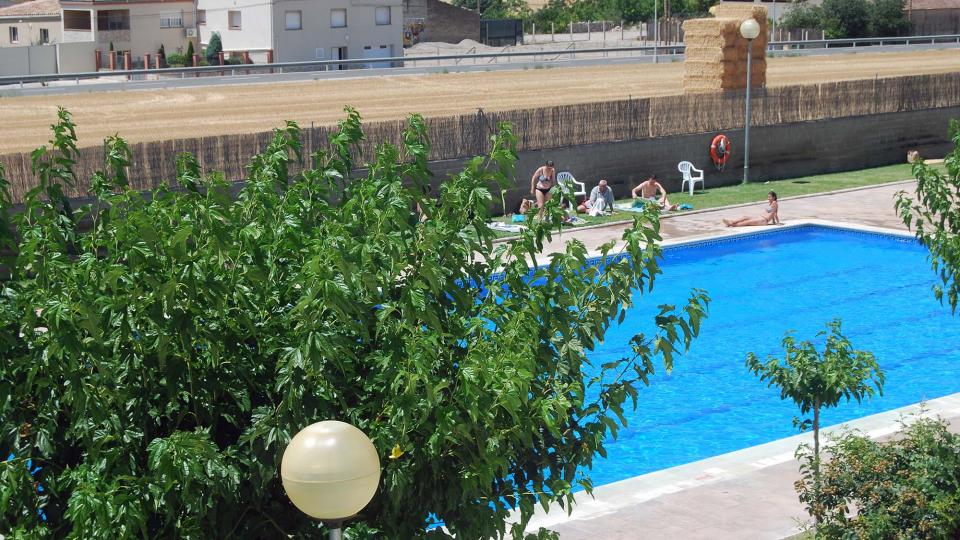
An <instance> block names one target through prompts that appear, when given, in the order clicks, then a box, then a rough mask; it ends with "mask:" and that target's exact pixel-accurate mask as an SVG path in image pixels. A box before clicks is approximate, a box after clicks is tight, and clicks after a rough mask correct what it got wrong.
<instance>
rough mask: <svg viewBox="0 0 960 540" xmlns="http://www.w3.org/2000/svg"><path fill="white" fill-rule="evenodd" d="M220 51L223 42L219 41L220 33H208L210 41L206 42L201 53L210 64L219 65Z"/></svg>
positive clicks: (221, 50)
mask: <svg viewBox="0 0 960 540" xmlns="http://www.w3.org/2000/svg"><path fill="white" fill-rule="evenodd" d="M221 52H223V43H222V42H221V41H220V33H219V32H214V33H213V34H211V35H210V42H209V43H207V48H206V49H205V50H204V53H203V55H204V57H206V59H207V62H209V63H210V65H211V66H219V65H220V53H221Z"/></svg>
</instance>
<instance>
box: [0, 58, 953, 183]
mask: <svg viewBox="0 0 960 540" xmlns="http://www.w3.org/2000/svg"><path fill="white" fill-rule="evenodd" d="M743 100H744V95H743V92H742V91H737V92H725V93H714V94H690V95H676V96H662V97H652V98H635V99H626V100H618V101H603V102H595V103H581V104H576V105H562V106H556V107H543V108H536V109H523V110H514V111H495V112H484V111H482V110H479V111H477V112H476V113H475V114H468V115H461V116H449V117H435V118H426V120H425V122H426V125H427V128H428V130H429V134H430V138H431V141H432V149H431V153H430V159H432V160H447V159H458V158H464V157H470V156H475V155H479V154H483V153H486V152H487V151H489V150H490V135H491V134H492V133H494V132H495V130H496V126H497V124H498V123H500V122H510V123H511V124H513V132H514V134H515V135H516V136H517V147H518V150H519V151H527V150H541V149H550V148H562V147H568V146H579V145H587V144H594V143H604V142H615V141H625V140H641V139H647V138H656V137H668V136H673V135H684V134H693V133H710V132H716V131H722V130H729V129H739V128H742V127H743V122H744V101H743ZM956 106H960V73H944V74H936V75H915V76H907V77H892V78H882V79H880V78H878V79H868V80H854V81H843V82H830V83H820V84H810V85H802V86H785V87H773V88H765V89H762V90H760V91H755V92H753V94H752V96H751V107H752V110H753V112H752V121H753V123H752V125H753V126H769V125H776V124H789V123H794V122H810V121H817V120H825V119H830V118H845V117H855V116H864V115H872V114H883V113H897V112H906V111H917V110H924V109H936V108H944V107H956ZM404 127H405V122H404V121H385V122H372V123H368V124H365V125H364V132H365V133H366V140H365V141H364V142H363V144H362V145H361V152H362V156H363V157H365V158H366V157H371V156H373V155H374V154H373V153H374V151H375V147H376V145H378V144H381V143H391V144H394V145H399V144H400V142H401V141H402V133H403V129H404ZM303 131H304V132H303V137H304V150H305V155H309V154H311V153H313V152H314V151H316V150H319V149H322V148H325V147H326V146H327V141H328V139H329V136H330V135H331V134H332V133H333V132H335V131H336V126H316V127H312V128H307V129H304V130H303ZM271 138H272V133H271V132H260V133H246V134H238V135H218V136H211V137H198V138H190V139H177V140H168V141H157V142H148V143H138V144H134V145H131V150H132V153H133V162H132V164H131V166H130V171H129V177H130V178H131V182H132V187H134V188H136V189H142V190H149V189H153V188H155V187H157V186H159V185H160V184H161V183H163V182H168V181H170V180H172V179H173V178H175V176H176V167H175V158H176V155H177V154H178V153H180V152H190V153H193V154H194V155H196V156H197V158H198V160H199V162H200V164H201V166H202V167H203V169H204V170H205V171H221V172H223V173H224V175H225V177H226V178H228V179H231V180H242V179H243V178H244V174H245V167H246V164H247V163H248V162H249V161H250V158H251V157H252V156H253V155H254V154H255V153H257V152H260V151H262V150H263V149H264V148H265V147H266V146H267V144H268V143H269V141H270V140H271ZM103 157H104V156H103V148H101V147H87V148H82V149H80V152H79V155H78V156H77V166H76V167H75V172H76V176H77V179H78V181H77V185H75V186H73V187H72V188H71V189H70V190H69V195H71V196H74V197H82V196H85V195H87V194H88V190H89V179H90V177H91V176H92V175H93V173H94V172H95V171H97V170H99V169H102V168H103ZM0 162H3V163H4V165H5V166H6V176H7V179H8V181H9V182H10V192H11V196H12V198H13V200H14V201H17V202H19V201H21V200H22V199H23V197H24V195H25V193H26V192H27V191H28V190H29V189H30V188H31V187H32V186H33V185H35V183H34V182H35V179H34V177H33V174H32V173H31V165H30V164H31V160H30V153H19V154H7V155H3V156H0Z"/></svg>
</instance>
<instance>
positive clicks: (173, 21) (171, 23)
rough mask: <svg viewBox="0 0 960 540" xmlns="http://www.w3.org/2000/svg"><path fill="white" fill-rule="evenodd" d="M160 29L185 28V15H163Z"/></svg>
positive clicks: (161, 15) (172, 13)
mask: <svg viewBox="0 0 960 540" xmlns="http://www.w3.org/2000/svg"><path fill="white" fill-rule="evenodd" d="M160 28H183V14H182V13H178V12H171V13H161V14H160Z"/></svg>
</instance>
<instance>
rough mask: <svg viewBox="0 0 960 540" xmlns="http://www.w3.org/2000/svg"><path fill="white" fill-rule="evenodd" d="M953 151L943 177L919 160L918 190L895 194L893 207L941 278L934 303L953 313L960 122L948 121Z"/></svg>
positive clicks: (958, 267) (957, 275)
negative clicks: (946, 306) (911, 192)
mask: <svg viewBox="0 0 960 540" xmlns="http://www.w3.org/2000/svg"><path fill="white" fill-rule="evenodd" d="M949 134H950V135H949V136H950V139H951V140H953V143H954V148H953V150H952V151H951V152H950V154H948V155H947V156H946V158H945V159H944V160H943V161H944V164H945V166H946V169H947V172H946V174H944V173H941V172H940V171H939V170H938V169H937V168H936V167H931V166H929V165H927V164H926V163H924V162H923V160H920V161H918V162H916V163H914V165H913V176H914V177H916V179H917V191H916V193H915V194H908V193H906V192H904V191H900V192H899V193H897V199H896V207H897V211H898V213H899V214H900V218H901V219H902V220H903V223H904V224H905V225H906V226H907V228H910V229H913V230H914V231H915V232H916V235H917V239H919V240H920V243H921V244H923V245H924V246H925V247H926V248H927V249H928V250H930V262H931V265H932V266H933V271H934V272H936V273H937V275H938V276H939V278H940V284H938V285H936V286H934V295H936V298H937V300H939V301H941V302H943V300H944V298H946V300H947V303H948V304H949V305H950V308H951V309H952V310H953V312H954V313H956V311H957V302H958V299H960V122H957V121H956V120H951V121H950V131H949Z"/></svg>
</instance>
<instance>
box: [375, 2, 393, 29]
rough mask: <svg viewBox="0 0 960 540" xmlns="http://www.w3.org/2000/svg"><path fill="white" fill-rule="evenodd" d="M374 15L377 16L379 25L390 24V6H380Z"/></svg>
mask: <svg viewBox="0 0 960 540" xmlns="http://www.w3.org/2000/svg"><path fill="white" fill-rule="evenodd" d="M374 16H375V17H376V20H377V26H384V25H388V24H390V7H389V6H381V7H378V8H377V9H376V10H375V12H374Z"/></svg>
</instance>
